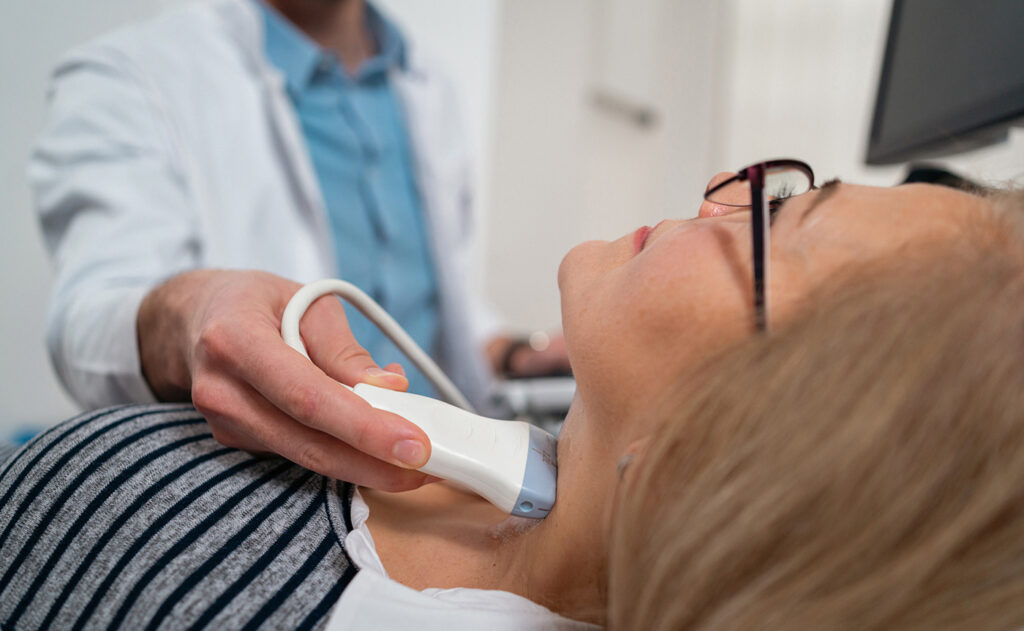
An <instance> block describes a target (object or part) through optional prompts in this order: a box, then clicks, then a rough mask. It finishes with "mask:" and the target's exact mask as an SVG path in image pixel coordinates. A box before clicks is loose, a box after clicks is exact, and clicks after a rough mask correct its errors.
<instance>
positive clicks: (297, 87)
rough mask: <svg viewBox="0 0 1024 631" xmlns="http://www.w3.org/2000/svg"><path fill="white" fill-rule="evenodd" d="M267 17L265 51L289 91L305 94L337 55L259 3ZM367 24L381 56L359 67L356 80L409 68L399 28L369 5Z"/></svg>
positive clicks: (265, 20) (264, 24)
mask: <svg viewBox="0 0 1024 631" xmlns="http://www.w3.org/2000/svg"><path fill="white" fill-rule="evenodd" d="M256 4H257V5H258V6H259V8H260V11H261V13H262V15H263V32H264V50H265V52H266V55H267V59H268V60H269V61H270V63H271V64H273V65H274V66H275V67H276V68H277V69H279V70H280V71H281V72H282V73H283V74H284V77H285V81H286V83H287V84H288V88H289V89H290V90H292V91H294V92H295V93H300V92H302V91H304V90H305V89H306V88H307V87H308V86H309V84H310V82H311V81H312V80H313V77H314V76H315V74H316V72H317V70H318V69H320V68H322V67H323V66H324V65H325V64H329V65H331V67H333V66H334V65H337V63H338V62H337V56H336V55H334V54H333V53H331V52H329V51H326V50H324V49H323V48H321V47H320V46H319V45H318V44H317V43H316V42H314V41H313V40H312V39H310V38H309V36H308V35H306V34H305V33H303V32H302V31H301V30H299V28H298V27H296V26H295V25H294V24H292V23H291V22H290V21H289V20H288V19H287V18H285V17H284V16H283V15H281V14H280V13H279V12H278V11H277V9H275V8H273V7H271V6H270V5H268V4H267V3H266V2H256ZM366 25H367V27H368V28H369V29H370V34H371V35H373V38H374V39H375V40H376V43H377V54H376V55H374V56H373V57H371V58H369V59H367V60H366V61H364V62H363V63H362V65H361V66H360V67H359V71H358V72H357V73H356V76H355V77H353V79H354V80H356V81H359V80H362V79H367V78H369V77H372V76H375V75H377V74H380V73H386V72H387V71H388V70H390V69H391V68H399V69H401V70H405V68H406V53H405V39H404V38H403V37H402V33H401V32H400V31H399V30H398V28H397V27H396V26H395V25H394V24H393V23H392V22H391V21H390V20H388V19H387V18H386V17H384V15H383V14H381V13H380V12H379V11H378V10H377V8H376V7H374V6H373V5H372V4H370V3H367V4H366Z"/></svg>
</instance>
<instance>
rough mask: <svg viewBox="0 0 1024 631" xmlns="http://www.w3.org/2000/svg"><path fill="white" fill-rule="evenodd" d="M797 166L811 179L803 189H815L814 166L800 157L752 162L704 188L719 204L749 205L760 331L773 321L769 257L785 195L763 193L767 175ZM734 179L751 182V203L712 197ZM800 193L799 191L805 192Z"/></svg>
mask: <svg viewBox="0 0 1024 631" xmlns="http://www.w3.org/2000/svg"><path fill="white" fill-rule="evenodd" d="M784 167H788V168H795V169H797V170H799V171H802V172H803V173H804V175H806V176H807V178H808V181H809V182H810V188H808V189H807V190H806V191H804V192H803V193H808V192H810V191H813V190H814V189H816V188H817V187H816V186H815V185H814V170H812V169H811V167H810V165H809V164H807V163H806V162H803V161H801V160H793V159H788V158H786V159H779V160H766V161H764V162H757V163H755V164H751V165H750V166H746V167H743V168H742V169H739V170H738V171H737V172H736V175H734V176H732V177H730V178H729V179H727V180H725V181H722V182H719V183H718V184H716V185H715V186H714V187H712V188H709V189H708V190H706V191H705V192H704V200H705V201H709V202H711V203H713V204H718V205H719V206H732V207H734V208H750V228H751V230H750V234H751V250H752V257H751V262H752V265H751V267H752V268H753V277H754V323H755V326H756V327H757V330H758V331H761V332H767V331H768V330H769V326H770V322H769V317H768V298H769V296H768V278H769V269H768V264H769V260H770V259H769V257H768V253H769V252H770V248H771V236H770V233H771V231H770V227H771V211H774V210H775V209H777V208H778V207H779V206H781V205H782V203H783V202H784V201H786V199H789V197H786V198H785V199H766V198H765V195H764V182H765V175H766V173H767V172H768V170H769V169H774V168H784ZM734 182H747V183H748V185H749V186H750V204H749V205H748V204H742V205H739V204H729V203H723V202H715V201H712V200H711V199H709V198H710V197H711V196H712V195H713V194H714V193H716V192H717V191H720V190H722V189H723V188H725V187H726V186H729V185H730V184H733V183H734ZM803 193H797V195H803ZM755 209H756V210H755Z"/></svg>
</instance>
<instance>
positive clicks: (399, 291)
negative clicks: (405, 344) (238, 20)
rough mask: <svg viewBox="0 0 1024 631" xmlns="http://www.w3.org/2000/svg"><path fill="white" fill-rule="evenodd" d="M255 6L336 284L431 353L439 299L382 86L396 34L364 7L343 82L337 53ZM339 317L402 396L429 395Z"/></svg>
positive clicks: (389, 348) (394, 59)
mask: <svg viewBox="0 0 1024 631" xmlns="http://www.w3.org/2000/svg"><path fill="white" fill-rule="evenodd" d="M258 4H259V6H260V7H261V9H262V12H263V22H264V30H265V34H266V35H265V50H266V55H267V58H268V59H269V61H270V62H271V63H272V64H273V65H274V66H275V67H277V68H278V69H279V70H280V71H281V72H282V73H283V75H284V78H285V82H286V86H287V90H288V95H289V97H290V98H291V101H292V103H293V104H294V106H295V111H296V113H297V114H298V118H299V122H300V124H301V126H302V132H303V135H304V136H305V139H306V145H307V146H308V147H309V153H310V158H311V159H312V162H313V168H314V170H315V171H316V175H317V180H318V181H319V184H320V190H321V193H322V195H323V199H324V202H325V204H326V206H327V214H328V216H329V218H330V226H331V230H332V232H333V238H334V246H335V247H334V249H335V252H336V253H337V255H336V256H337V271H338V276H339V277H340V278H343V279H345V280H347V281H349V282H351V283H353V284H355V285H356V286H358V287H359V288H360V289H362V290H363V291H365V292H366V293H368V294H369V295H370V296H372V297H373V299H374V300H376V301H377V302H379V303H380V304H381V306H383V307H384V309H386V310H387V311H388V312H389V313H390V314H391V315H392V316H393V317H394V318H395V319H396V320H397V321H398V323H399V324H401V325H402V327H404V328H405V330H406V331H408V332H409V335H411V336H412V338H413V339H414V340H416V343H418V344H419V345H420V346H421V347H423V349H424V350H426V351H427V352H428V353H433V351H434V346H435V341H436V338H437V329H438V307H437V302H438V301H437V282H436V278H435V276H434V266H433V262H432V261H431V257H430V246H429V243H428V241H429V239H428V234H427V230H428V226H427V225H426V221H425V218H424V217H423V209H422V205H421V203H420V198H419V191H418V189H417V187H416V182H415V179H414V175H413V163H412V160H413V156H412V150H411V147H410V141H409V135H408V131H407V129H406V127H405V119H404V117H403V116H402V110H401V105H400V103H399V102H398V99H397V98H396V95H395V92H394V90H393V87H392V85H391V82H390V81H389V80H388V72H389V71H390V70H391V69H393V68H402V67H404V64H405V44H404V42H403V40H402V36H401V34H400V33H399V32H398V29H397V28H395V26H394V25H393V24H391V23H390V22H388V21H387V20H386V19H384V17H383V16H381V14H380V13H378V12H377V11H376V10H375V9H374V8H373V7H372V6H370V5H367V26H368V27H369V29H370V33H371V34H372V35H373V37H374V39H375V40H376V44H377V54H376V55H375V56H373V57H372V58H370V59H367V60H366V61H364V62H363V63H362V65H361V66H360V67H359V69H358V70H357V71H356V72H355V74H354V75H349V74H348V72H347V71H346V69H345V68H344V67H343V66H342V65H341V63H340V62H339V59H338V57H337V56H336V55H335V54H333V53H331V52H329V51H326V50H324V49H322V48H320V47H319V46H318V45H317V44H316V43H315V42H314V41H312V40H311V39H310V38H309V37H308V36H307V35H306V34H305V33H303V32H302V31H300V30H299V29H298V28H297V27H295V26H294V25H293V24H292V23H291V22H289V21H288V20H287V19H286V18H285V17H283V16H282V15H281V14H280V13H278V12H277V11H276V10H275V9H273V8H272V7H269V6H267V5H266V4H264V3H262V2H259V3H258ZM345 313H346V315H347V316H348V321H349V326H350V327H351V329H352V333H353V334H354V335H355V337H356V340H358V341H359V343H360V344H361V345H362V346H363V347H364V348H366V350H368V351H369V352H370V354H371V355H372V356H373V358H374V360H376V361H377V363H378V364H379V365H381V366H385V365H387V364H389V363H391V362H399V363H401V364H402V365H403V366H404V367H405V369H406V373H407V375H408V377H409V391H410V392H417V393H420V394H428V395H429V394H432V393H433V390H432V388H431V387H430V384H429V382H428V381H427V380H426V378H425V377H423V375H422V374H420V373H419V371H417V370H416V369H415V368H414V367H413V366H411V365H410V364H409V362H408V360H406V359H405V357H404V356H403V355H402V354H401V353H400V352H399V350H398V349H397V348H396V347H395V346H394V344H392V343H391V341H390V340H388V339H387V338H386V337H384V335H383V334H381V333H380V332H379V331H378V330H377V328H376V327H375V326H374V325H373V324H372V323H370V322H369V321H368V320H367V319H366V318H364V317H363V316H362V314H360V313H359V312H358V311H356V310H355V309H354V308H352V307H350V306H349V305H346V306H345Z"/></svg>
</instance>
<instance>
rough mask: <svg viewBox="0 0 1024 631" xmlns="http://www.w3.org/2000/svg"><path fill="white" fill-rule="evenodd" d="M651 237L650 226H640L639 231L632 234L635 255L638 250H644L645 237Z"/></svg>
mask: <svg viewBox="0 0 1024 631" xmlns="http://www.w3.org/2000/svg"><path fill="white" fill-rule="evenodd" d="M649 236H651V227H650V226H641V227H640V229H639V230H637V231H636V232H634V233H633V250H634V252H635V253H636V254H639V253H640V250H642V249H644V244H645V243H647V237H649Z"/></svg>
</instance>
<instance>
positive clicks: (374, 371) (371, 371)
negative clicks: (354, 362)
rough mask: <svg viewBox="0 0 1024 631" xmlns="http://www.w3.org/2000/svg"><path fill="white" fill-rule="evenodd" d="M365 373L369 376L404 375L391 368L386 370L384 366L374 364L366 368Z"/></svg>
mask: <svg viewBox="0 0 1024 631" xmlns="http://www.w3.org/2000/svg"><path fill="white" fill-rule="evenodd" d="M363 374H364V375H366V376H367V377H401V376H402V375H400V374H398V373H397V372H391V371H389V370H384V369H383V368H377V367H376V366H374V367H372V368H367V369H366V370H364V371H363Z"/></svg>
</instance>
